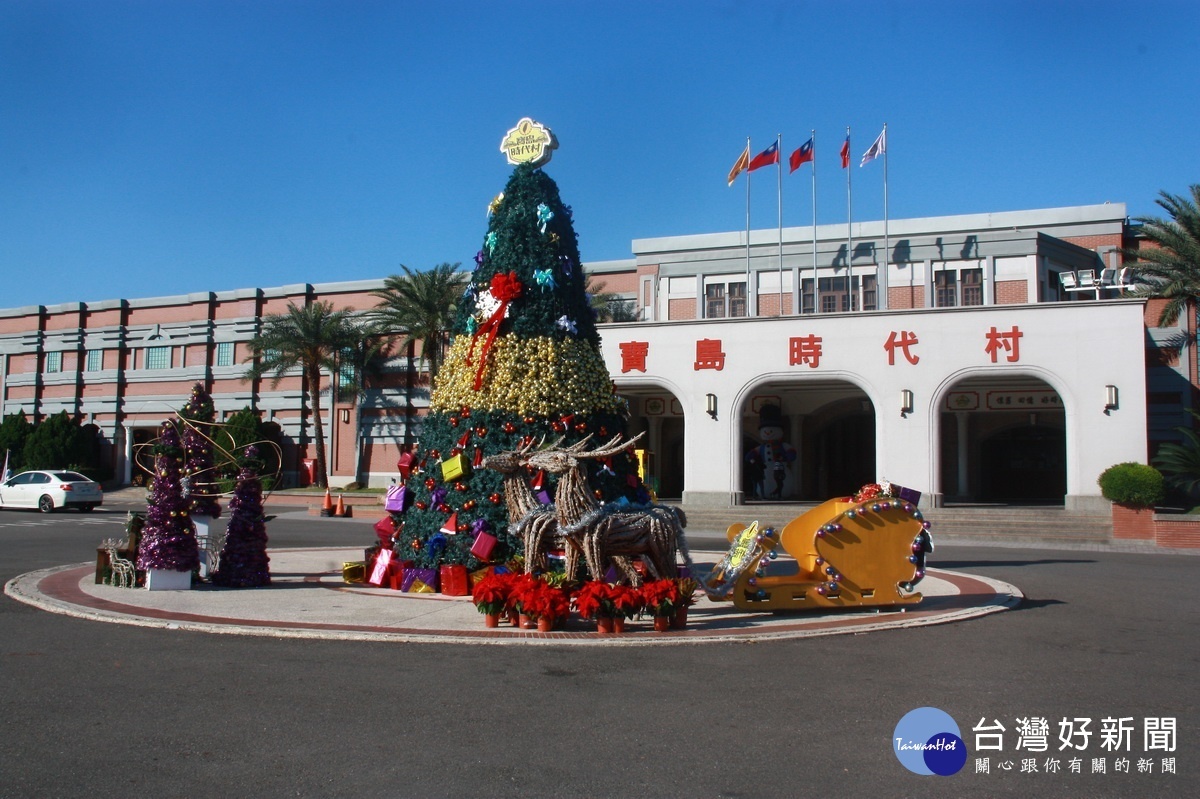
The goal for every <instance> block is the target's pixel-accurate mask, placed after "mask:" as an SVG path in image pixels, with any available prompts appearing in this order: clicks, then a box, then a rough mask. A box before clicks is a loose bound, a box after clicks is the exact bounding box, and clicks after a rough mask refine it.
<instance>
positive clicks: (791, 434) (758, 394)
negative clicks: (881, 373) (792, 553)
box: [741, 379, 876, 502]
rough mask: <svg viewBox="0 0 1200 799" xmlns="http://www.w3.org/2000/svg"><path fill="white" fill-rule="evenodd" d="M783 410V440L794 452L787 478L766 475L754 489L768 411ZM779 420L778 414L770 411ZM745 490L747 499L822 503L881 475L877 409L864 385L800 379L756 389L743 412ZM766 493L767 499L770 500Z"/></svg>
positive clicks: (781, 421) (784, 475) (781, 414)
mask: <svg viewBox="0 0 1200 799" xmlns="http://www.w3.org/2000/svg"><path fill="white" fill-rule="evenodd" d="M769 406H776V407H778V408H779V419H780V428H781V431H782V435H781V439H782V441H783V442H785V444H786V445H788V446H790V447H791V448H792V449H793V450H794V460H793V461H792V462H791V464H790V466H789V467H788V468H787V469H786V471H785V472H784V474H783V480H782V490H781V491H778V492H776V491H775V490H774V489H777V488H779V485H778V483H777V480H776V477H775V473H772V474H767V475H762V476H761V479H759V480H758V483H757V485H758V486H759V488H758V490H756V491H751V490H749V487H750V486H753V485H755V484H756V479H757V478H759V477H760V476H759V475H758V474H756V473H754V471H753V470H755V469H756V463H755V461H756V460H757V459H756V458H755V453H756V451H757V450H758V449H759V448H761V447H762V445H763V442H764V436H763V434H762V431H761V426H762V424H763V421H764V419H763V413H764V410H763V409H764V407H769ZM766 413H767V414H768V416H769V417H772V418H773V417H774V413H775V412H774V411H767V412H766ZM742 441H743V445H742V446H743V452H742V464H741V467H742V470H743V471H742V475H743V479H742V485H743V486H744V487H745V488H744V489H743V490H744V492H745V493H744V495H745V498H746V499H747V500H750V501H753V500H754V499H767V500H782V501H785V502H821V501H824V500H826V499H829V498H830V497H835V496H844V495H847V494H852V493H854V492H855V491H857V490H858V489H859V488H860V487H862V486H863V485H864V484H865V483H871V482H874V481H875V479H876V475H875V408H874V405H873V404H872V403H871V401H870V399H869V398H868V397H867V395H866V393H865V392H863V390H862V389H861V388H859V387H858V386H856V385H854V384H852V383H847V382H845V381H834V380H815V379H814V380H798V381H794V382H788V383H768V384H765V385H762V386H759V387H756V388H755V389H754V390H753V392H752V393H751V394H750V396H749V398H748V399H747V401H746V403H745V405H744V409H743V413H742ZM764 490H765V492H766V493H765V496H764Z"/></svg>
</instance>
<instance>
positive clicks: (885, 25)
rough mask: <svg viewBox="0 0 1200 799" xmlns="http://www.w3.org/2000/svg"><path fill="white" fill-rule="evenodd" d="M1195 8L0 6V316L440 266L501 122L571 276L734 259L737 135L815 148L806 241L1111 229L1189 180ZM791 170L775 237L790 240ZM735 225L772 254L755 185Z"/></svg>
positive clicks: (803, 178)
mask: <svg viewBox="0 0 1200 799" xmlns="http://www.w3.org/2000/svg"><path fill="white" fill-rule="evenodd" d="M1197 55H1200V4H1196V3H1194V2H1190V1H1189V2H1160V1H1159V0H1146V1H1145V2H1141V3H1138V4H1136V5H1135V6H1131V5H1129V4H1128V3H1116V2H1106V1H1103V0H1102V1H1101V2H1059V3H1055V2H1045V1H1043V2H1012V1H1011V0H1006V1H1005V2H961V1H960V2H830V3H805V2H706V1H705V0H691V2H656V1H655V0H642V1H641V2H636V3H635V2H603V3H602V2H561V3H555V4H541V3H528V4H521V3H495V2H488V3H483V2H479V3H474V2H472V3H455V2H446V3H440V2H438V3H430V2H412V3H410V2H370V1H369V0H356V1H355V2H350V3H347V2H317V1H316V0H313V1H309V2H275V1H273V0H256V2H249V0H244V1H242V2H224V1H222V0H204V2H191V1H189V0H141V1H139V2H116V1H113V0H87V1H86V2H84V1H79V2H66V1H61V2H60V1H58V0H34V1H33V2H24V1H23V0H3V2H0V275H2V276H3V279H2V280H0V308H14V307H20V306H25V305H52V304H57V303H61V302H71V301H90V300H103V299H113V298H118V297H124V298H136V297H154V296H164V295H174V294H185V293H190V292H199V291H219V290H227V289H235V288H244V287H250V286H261V287H269V286H280V285H287V284H292V283H324V282H332V281H340V280H359V279H367V278H379V277H384V276H386V275H389V274H393V273H395V272H397V271H399V265H400V264H406V265H408V266H409V267H412V268H414V269H425V268H428V267H430V266H433V265H435V264H438V263H441V262H445V261H448V262H451V263H453V262H462V263H464V264H469V263H470V261H471V258H472V256H473V255H474V253H475V251H476V250H477V249H478V248H479V246H480V243H481V242H482V239H483V236H484V234H485V232H486V218H485V209H486V206H487V204H488V201H489V200H490V199H491V198H492V197H493V196H494V195H495V194H496V193H497V192H498V191H500V189H502V188H503V186H504V183H505V181H506V180H507V177H508V174H509V171H510V170H511V167H510V166H509V165H508V164H507V163H506V162H505V160H504V157H503V155H502V154H501V153H500V152H499V149H498V148H499V142H500V139H501V137H502V136H503V134H504V133H505V131H506V130H507V129H508V128H510V127H512V126H513V125H515V124H516V122H517V121H518V120H519V119H520V118H521V117H523V116H530V117H533V118H534V119H536V120H538V121H540V122H542V123H544V124H546V125H548V126H549V127H550V128H551V129H553V130H554V132H555V134H556V136H557V137H558V139H559V142H560V148H559V150H558V151H557V152H556V153H555V156H554V160H553V161H552V162H551V163H550V164H549V165H548V166H547V168H546V171H547V172H548V173H549V174H550V175H551V176H552V177H553V178H554V179H555V180H556V181H557V183H558V185H559V188H560V190H561V192H562V196H563V199H564V201H565V202H567V203H568V204H569V205H572V206H573V209H574V212H575V224H576V230H577V232H578V234H579V238H580V249H581V251H582V254H583V257H584V259H585V261H598V260H609V259H618V258H628V257H631V246H630V245H631V241H632V240H633V239H637V238H651V237H656V236H668V235H680V234H690V233H706V232H715V231H727V230H739V229H743V228H744V227H745V213H746V206H745V203H746V193H745V186H744V185H743V183H742V182H741V181H743V180H745V178H744V177H742V178H740V179H739V182H738V183H737V184H735V185H734V187H732V188H730V187H728V186H727V185H726V181H725V178H726V175H727V173H728V172H729V169H730V167H731V166H732V165H733V162H734V161H735V160H736V158H737V156H738V154H739V153H740V152H741V150H742V148H743V147H744V146H745V142H746V137H747V136H749V137H751V146H752V148H753V151H754V152H758V151H759V150H761V149H764V148H766V147H767V146H768V145H769V144H770V143H771V142H772V141H773V140H774V139H775V136H776V134H782V135H783V152H784V156H785V158H786V155H787V153H790V152H791V151H792V150H793V149H795V148H797V147H799V146H800V145H801V144H802V143H803V142H804V141H805V140H806V139H808V137H809V135H810V131H811V130H814V129H815V130H816V157H817V164H818V166H817V169H818V171H817V194H818V196H817V216H818V221H819V222H820V223H821V224H826V223H839V222H845V221H846V215H847V212H846V181H845V172H844V171H843V170H842V169H840V167H839V164H838V160H837V151H838V149H839V148H840V146H841V143H842V140H843V139H844V137H845V133H846V128H847V126H849V127H850V128H851V137H852V139H851V146H852V151H853V156H854V160H853V166H852V167H851V169H852V170H853V175H852V180H853V199H854V211H853V214H854V220H855V221H866V220H875V219H882V217H883V186H882V183H883V179H882V175H883V172H882V162H876V163H874V164H870V165H868V166H866V167H863V168H859V167H858V165H857V164H858V158H859V156H861V154H862V152H863V151H865V150H866V149H867V147H868V146H870V144H871V142H872V140H873V139H874V138H875V136H876V135H878V133H879V132H880V130H881V129H882V127H883V125H884V123H887V125H888V200H889V216H890V217H891V218H892V219H899V218H904V217H916V216H936V215H944V214H960V213H979V212H988V211H1009V210H1019V209H1028V208H1049V207H1057V206H1066V205H1083V204H1092V203H1103V202H1106V201H1111V202H1124V203H1126V204H1127V206H1128V212H1129V214H1130V215H1131V216H1142V215H1151V214H1157V213H1158V212H1159V209H1158V207H1157V206H1156V205H1155V204H1154V200H1155V198H1156V197H1157V195H1158V192H1159V190H1161V189H1165V190H1167V191H1170V192H1173V193H1183V192H1186V191H1187V187H1188V186H1189V185H1191V184H1192V183H1197V182H1200V147H1197V132H1198V131H1200V120H1198V118H1197V117H1198V116H1200V110H1198V106H1197V103H1196V98H1197V97H1198V96H1200V92H1198V89H1200V86H1198V83H1200V79H1198V78H1197V73H1196V70H1195V69H1194V64H1195V62H1196V60H1197ZM809 169H810V167H807V166H805V167H802V168H801V170H800V171H798V172H796V173H795V174H792V175H789V174H787V172H786V168H785V174H784V188H783V195H784V199H783V204H784V224H785V225H788V226H792V225H808V224H810V223H811V221H812V181H811V172H810V171H809ZM751 189H752V200H751V209H752V225H753V227H755V228H773V227H775V225H776V220H777V210H776V180H775V174H774V171H773V170H767V169H764V170H760V171H757V172H755V173H754V174H753V179H752V186H751Z"/></svg>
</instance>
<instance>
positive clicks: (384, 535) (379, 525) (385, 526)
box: [375, 516, 396, 547]
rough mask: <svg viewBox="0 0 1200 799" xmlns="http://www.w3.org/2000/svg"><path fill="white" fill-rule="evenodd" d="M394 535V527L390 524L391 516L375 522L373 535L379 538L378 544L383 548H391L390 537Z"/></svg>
mask: <svg viewBox="0 0 1200 799" xmlns="http://www.w3.org/2000/svg"><path fill="white" fill-rule="evenodd" d="M395 534H396V525H394V524H392V517H391V516H384V517H383V518H382V519H380V520H379V521H377V522H375V535H377V536H379V543H380V544H382V545H383V546H385V547H386V546H391V543H392V536H393V535H395Z"/></svg>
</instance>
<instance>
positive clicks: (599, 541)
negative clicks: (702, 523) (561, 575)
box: [525, 433, 691, 585]
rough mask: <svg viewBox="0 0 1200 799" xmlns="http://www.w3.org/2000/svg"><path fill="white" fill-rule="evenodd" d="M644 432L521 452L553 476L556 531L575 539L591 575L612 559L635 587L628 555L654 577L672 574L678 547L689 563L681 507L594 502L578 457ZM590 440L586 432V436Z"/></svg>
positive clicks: (620, 446) (605, 452) (609, 449)
mask: <svg viewBox="0 0 1200 799" xmlns="http://www.w3.org/2000/svg"><path fill="white" fill-rule="evenodd" d="M643 435H645V434H644V433H639V434H638V435H637V436H636V437H634V438H632V439H630V440H629V441H625V442H622V440H621V438H622V437H621V436H620V435H618V436H615V437H614V438H613V439H612V440H611V441H609V442H608V443H607V444H605V445H603V446H601V447H598V448H596V449H593V450H587V451H585V450H584V449H583V446H584V445H585V444H586V442H587V441H588V439H587V438H585V439H584V440H583V441H580V442H578V443H576V444H574V445H572V446H571V447H568V448H566V449H562V448H559V447H550V448H547V449H543V450H538V451H536V452H531V453H528V454H527V455H526V456H525V460H526V462H527V463H528V464H529V465H530V466H533V467H535V468H538V469H544V470H545V471H547V472H549V473H551V474H556V475H558V476H559V480H558V490H557V492H556V497H555V498H556V507H555V514H556V516H557V521H558V534H559V535H561V536H562V537H563V538H565V539H566V540H567V541H571V542H575V541H579V542H580V545H581V548H582V550H583V556H584V559H585V560H586V562H587V566H588V571H589V572H590V573H591V576H592V578H593V579H596V580H599V579H603V576H604V571H603V570H604V567H605V565H606V564H607V563H608V562H609V561H610V560H612V561H615V562H616V563H617V565H618V566H619V567H620V568H621V569H622V571H624V572H625V574H626V575H627V576H628V577H629V579H630V581H631V582H633V583H634V584H635V585H636V584H638V583H640V582H641V578H640V576H639V575H638V574H637V572H636V571H634V569H633V568H632V567H631V565H630V561H629V559H630V558H638V557H642V556H645V557H646V558H647V559H648V561H649V568H650V570H651V571H652V572H653V573H654V574H655V576H657V577H673V576H674V575H675V561H676V558H677V556H678V554H679V552H680V551H682V552H683V556H684V559H685V560H686V561H687V562H689V563H690V562H691V555H690V553H689V552H688V550H687V542H686V541H685V540H684V536H683V527H684V526H685V525H686V524H687V522H686V519H685V517H684V515H683V511H681V510H679V509H678V508H671V507H668V506H666V505H650V506H648V507H645V508H640V509H627V508H624V507H622V506H620V505H618V504H615V503H610V504H607V505H602V504H600V502H599V501H597V499H596V497H595V495H594V494H593V493H592V489H591V486H590V485H589V484H588V481H587V470H586V469H585V468H584V464H583V461H584V460H595V459H597V458H606V457H609V456H610V455H614V454H616V453H618V452H621V451H622V450H626V449H628V448H629V447H630V446H632V445H633V444H634V443H636V442H637V441H638V440H639V439H640V438H641V437H642V436H643ZM588 438H590V436H589V437H588Z"/></svg>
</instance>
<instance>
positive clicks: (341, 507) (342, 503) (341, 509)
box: [333, 494, 346, 516]
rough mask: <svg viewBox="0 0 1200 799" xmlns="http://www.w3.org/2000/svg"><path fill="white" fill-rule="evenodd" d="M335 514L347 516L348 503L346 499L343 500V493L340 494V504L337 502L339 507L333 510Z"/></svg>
mask: <svg viewBox="0 0 1200 799" xmlns="http://www.w3.org/2000/svg"><path fill="white" fill-rule="evenodd" d="M333 515H334V516H345V515H346V503H345V501H343V500H342V495H341V494H338V504H337V507H336V508H334V510H333Z"/></svg>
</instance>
